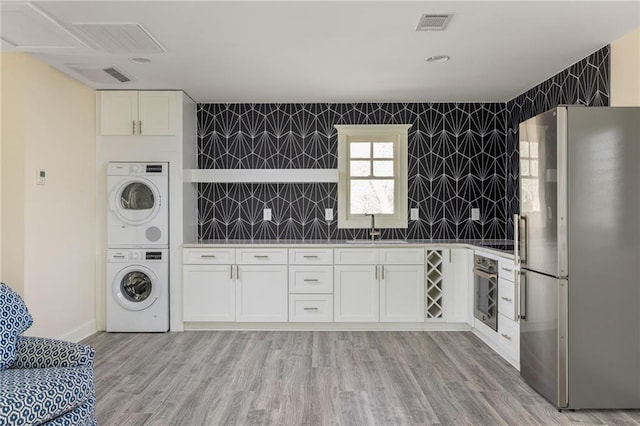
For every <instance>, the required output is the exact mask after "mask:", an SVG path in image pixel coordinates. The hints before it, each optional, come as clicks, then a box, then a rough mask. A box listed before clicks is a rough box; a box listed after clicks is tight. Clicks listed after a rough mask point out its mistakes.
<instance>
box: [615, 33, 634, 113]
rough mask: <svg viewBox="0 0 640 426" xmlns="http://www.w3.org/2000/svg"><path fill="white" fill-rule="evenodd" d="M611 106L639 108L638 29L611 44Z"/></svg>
mask: <svg viewBox="0 0 640 426" xmlns="http://www.w3.org/2000/svg"><path fill="white" fill-rule="evenodd" d="M611 106H640V28H637V29H636V30H635V31H632V32H631V33H629V34H627V35H625V36H624V37H622V38H620V39H618V40H616V41H614V42H612V43H611Z"/></svg>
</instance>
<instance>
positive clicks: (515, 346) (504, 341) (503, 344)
mask: <svg viewBox="0 0 640 426" xmlns="http://www.w3.org/2000/svg"><path fill="white" fill-rule="evenodd" d="M498 339H499V342H500V349H501V350H502V351H503V352H504V353H505V354H506V355H507V356H508V357H510V358H511V359H512V360H514V361H515V362H516V363H518V364H519V363H520V324H518V323H517V322H515V321H511V320H510V319H509V318H507V317H505V316H504V315H502V314H499V315H498Z"/></svg>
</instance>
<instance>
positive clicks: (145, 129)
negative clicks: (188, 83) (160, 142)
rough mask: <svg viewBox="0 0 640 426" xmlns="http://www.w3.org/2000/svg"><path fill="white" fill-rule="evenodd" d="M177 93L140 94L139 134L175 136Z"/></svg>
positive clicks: (144, 92) (155, 92)
mask: <svg viewBox="0 0 640 426" xmlns="http://www.w3.org/2000/svg"><path fill="white" fill-rule="evenodd" d="M176 95H177V92H174V91H141V92H138V121H139V123H138V126H139V129H138V132H139V134H141V135H175V134H176V127H177V120H176V116H177V103H178V98H177V96H176Z"/></svg>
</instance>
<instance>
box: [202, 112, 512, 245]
mask: <svg viewBox="0 0 640 426" xmlns="http://www.w3.org/2000/svg"><path fill="white" fill-rule="evenodd" d="M504 107H505V105H504V104H498V103H487V104H483V103H353V104H328V103H322V104H200V105H199V106H198V137H199V150H198V160H199V167H200V168H204V169H225V168H229V169H245V168H265V169H271V168H285V169H287V168H294V169H295V168H336V167H337V131H336V129H335V128H334V125H335V124H412V127H411V128H410V129H409V140H408V175H409V178H408V180H409V182H408V184H409V185H408V193H409V200H408V201H409V203H408V208H409V209H410V208H413V207H418V208H419V210H420V219H419V220H417V221H409V225H408V228H406V229H383V230H382V233H383V238H394V239H396V238H401V239H404V238H407V239H504V238H505V235H506V233H505V232H506V228H505V227H506V208H507V204H506V201H507V200H506V192H505V189H506V151H505V137H506V129H505V122H506V121H505V109H504ZM198 191H199V197H198V200H199V205H198V207H199V221H200V222H199V225H200V226H199V238H201V239H225V240H235V239H254V240H256V239H258V240H259V239H279V240H287V239H296V240H326V239H351V238H358V239H359V238H366V237H367V230H365V229H338V227H337V223H336V221H335V220H334V221H331V222H329V223H327V222H326V221H325V219H324V209H325V208H333V209H334V214H336V215H337V184H336V183H305V184H271V183H270V184H264V183H250V184H239V183H201V184H199V185H198ZM265 207H268V208H271V209H272V220H271V221H269V222H263V221H262V209H263V208H265ZM472 207H478V208H480V212H481V214H480V220H479V221H471V220H470V211H471V208H472ZM407 217H409V211H407Z"/></svg>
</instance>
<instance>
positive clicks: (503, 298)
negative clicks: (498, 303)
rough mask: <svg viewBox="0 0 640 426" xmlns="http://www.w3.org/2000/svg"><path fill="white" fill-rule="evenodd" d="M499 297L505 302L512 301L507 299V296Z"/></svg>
mask: <svg viewBox="0 0 640 426" xmlns="http://www.w3.org/2000/svg"><path fill="white" fill-rule="evenodd" d="M500 299H502V300H504V301H505V302H509V303H511V302H513V300H511V299H509V298H508V297H501V298H500Z"/></svg>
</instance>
